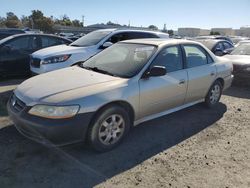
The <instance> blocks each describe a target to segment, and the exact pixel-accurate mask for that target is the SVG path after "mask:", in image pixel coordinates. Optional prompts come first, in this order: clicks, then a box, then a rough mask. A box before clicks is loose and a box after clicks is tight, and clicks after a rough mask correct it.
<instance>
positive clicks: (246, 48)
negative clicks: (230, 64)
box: [231, 44, 250, 55]
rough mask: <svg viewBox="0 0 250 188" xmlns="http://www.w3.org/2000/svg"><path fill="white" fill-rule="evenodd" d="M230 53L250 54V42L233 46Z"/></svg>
mask: <svg viewBox="0 0 250 188" xmlns="http://www.w3.org/2000/svg"><path fill="white" fill-rule="evenodd" d="M231 54H232V55H250V44H241V45H240V46H238V47H237V48H235V49H234V50H233V51H232V52H231Z"/></svg>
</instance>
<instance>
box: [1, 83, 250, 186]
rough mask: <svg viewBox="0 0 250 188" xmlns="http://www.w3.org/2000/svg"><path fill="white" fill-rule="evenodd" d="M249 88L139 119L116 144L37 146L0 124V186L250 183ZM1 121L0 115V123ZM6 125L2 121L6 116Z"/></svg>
mask: <svg viewBox="0 0 250 188" xmlns="http://www.w3.org/2000/svg"><path fill="white" fill-rule="evenodd" d="M249 114H250V88H238V87H232V88H230V89H229V90H228V91H227V92H225V94H224V95H223V96H222V99H221V103H219V105H218V106H217V107H216V108H215V109H206V108H205V107H203V105H200V104H199V105H195V106H193V107H190V108H187V109H184V110H181V111H179V112H176V113H173V114H170V115H167V116H164V117H161V118H158V119H155V120H152V121H149V122H146V123H143V124H141V125H139V126H137V127H135V128H134V129H132V131H131V132H130V134H129V135H128V137H127V138H126V139H125V140H124V142H123V143H122V145H120V146H119V147H118V148H116V149H114V150H112V151H110V152H107V153H101V154H100V153H95V152H93V151H92V150H91V149H89V148H88V146H86V145H84V143H79V144H75V145H71V146H67V147H60V148H56V147H53V146H42V145H40V144H37V143H34V142H32V141H30V140H28V139H26V138H24V137H23V136H21V135H20V134H19V133H18V132H17V131H16V130H15V128H14V126H8V127H5V128H3V129H1V130H0V152H1V157H0V187H1V188H5V187H6V188H10V187H18V188H19V187H21V188H22V187H23V188H24V187H25V188H27V187H36V188H39V187H65V188H66V187H76V188H77V187H81V188H82V187H107V188H110V187H121V188H125V187H150V188H151V187H187V188H188V187H190V188H191V187H197V188H200V187H205V188H206V187H209V188H210V187H211V188H214V187H215V188H217V187H222V188H226V187H228V188H231V187H235V188H241V187H246V188H247V187H250V144H249V143H250V115H249ZM2 123H3V122H2V121H1V120H0V124H2ZM7 124H10V125H11V123H10V122H8V123H7Z"/></svg>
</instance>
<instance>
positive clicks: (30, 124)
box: [7, 102, 94, 145]
mask: <svg viewBox="0 0 250 188" xmlns="http://www.w3.org/2000/svg"><path fill="white" fill-rule="evenodd" d="M7 109H8V113H9V117H10V119H11V120H12V121H13V122H14V124H15V127H16V129H17V130H18V131H19V132H20V133H21V134H22V135H24V136H25V137H27V138H30V139H32V140H34V141H37V142H39V143H42V144H51V143H53V144H54V145H67V144H71V143H75V142H79V141H83V140H84V139H85V137H86V133H87V130H88V126H89V123H90V120H91V118H92V116H93V113H94V112H91V113H84V114H78V115H76V116H75V117H73V118H69V119H58V120H54V119H46V118H41V117H36V116H32V115H30V114H28V110H29V109H30V107H26V108H25V109H24V110H22V111H21V112H16V111H15V109H13V107H12V106H11V103H10V102H8V104H7Z"/></svg>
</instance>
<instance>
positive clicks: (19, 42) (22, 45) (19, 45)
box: [6, 36, 30, 50]
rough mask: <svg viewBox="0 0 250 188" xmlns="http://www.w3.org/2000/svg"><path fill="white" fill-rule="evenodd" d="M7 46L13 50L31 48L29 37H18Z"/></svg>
mask: <svg viewBox="0 0 250 188" xmlns="http://www.w3.org/2000/svg"><path fill="white" fill-rule="evenodd" d="M6 45H8V46H10V47H11V49H13V50H27V49H29V48H30V46H29V37H28V36H26V37H18V38H16V39H13V40H11V41H10V42H7V43H6Z"/></svg>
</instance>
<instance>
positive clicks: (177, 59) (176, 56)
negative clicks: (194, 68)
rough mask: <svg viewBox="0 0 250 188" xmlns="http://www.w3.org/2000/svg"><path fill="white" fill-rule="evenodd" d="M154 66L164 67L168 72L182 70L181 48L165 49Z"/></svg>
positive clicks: (154, 62)
mask: <svg viewBox="0 0 250 188" xmlns="http://www.w3.org/2000/svg"><path fill="white" fill-rule="evenodd" d="M152 66H164V67H166V70H167V72H173V71H178V70H181V69H182V68H183V64H182V55H181V50H180V47H178V46H171V47H167V48H165V49H163V50H162V51H161V52H160V53H159V54H158V55H157V57H156V58H155V60H154V61H153V63H152V64H151V67H152Z"/></svg>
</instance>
